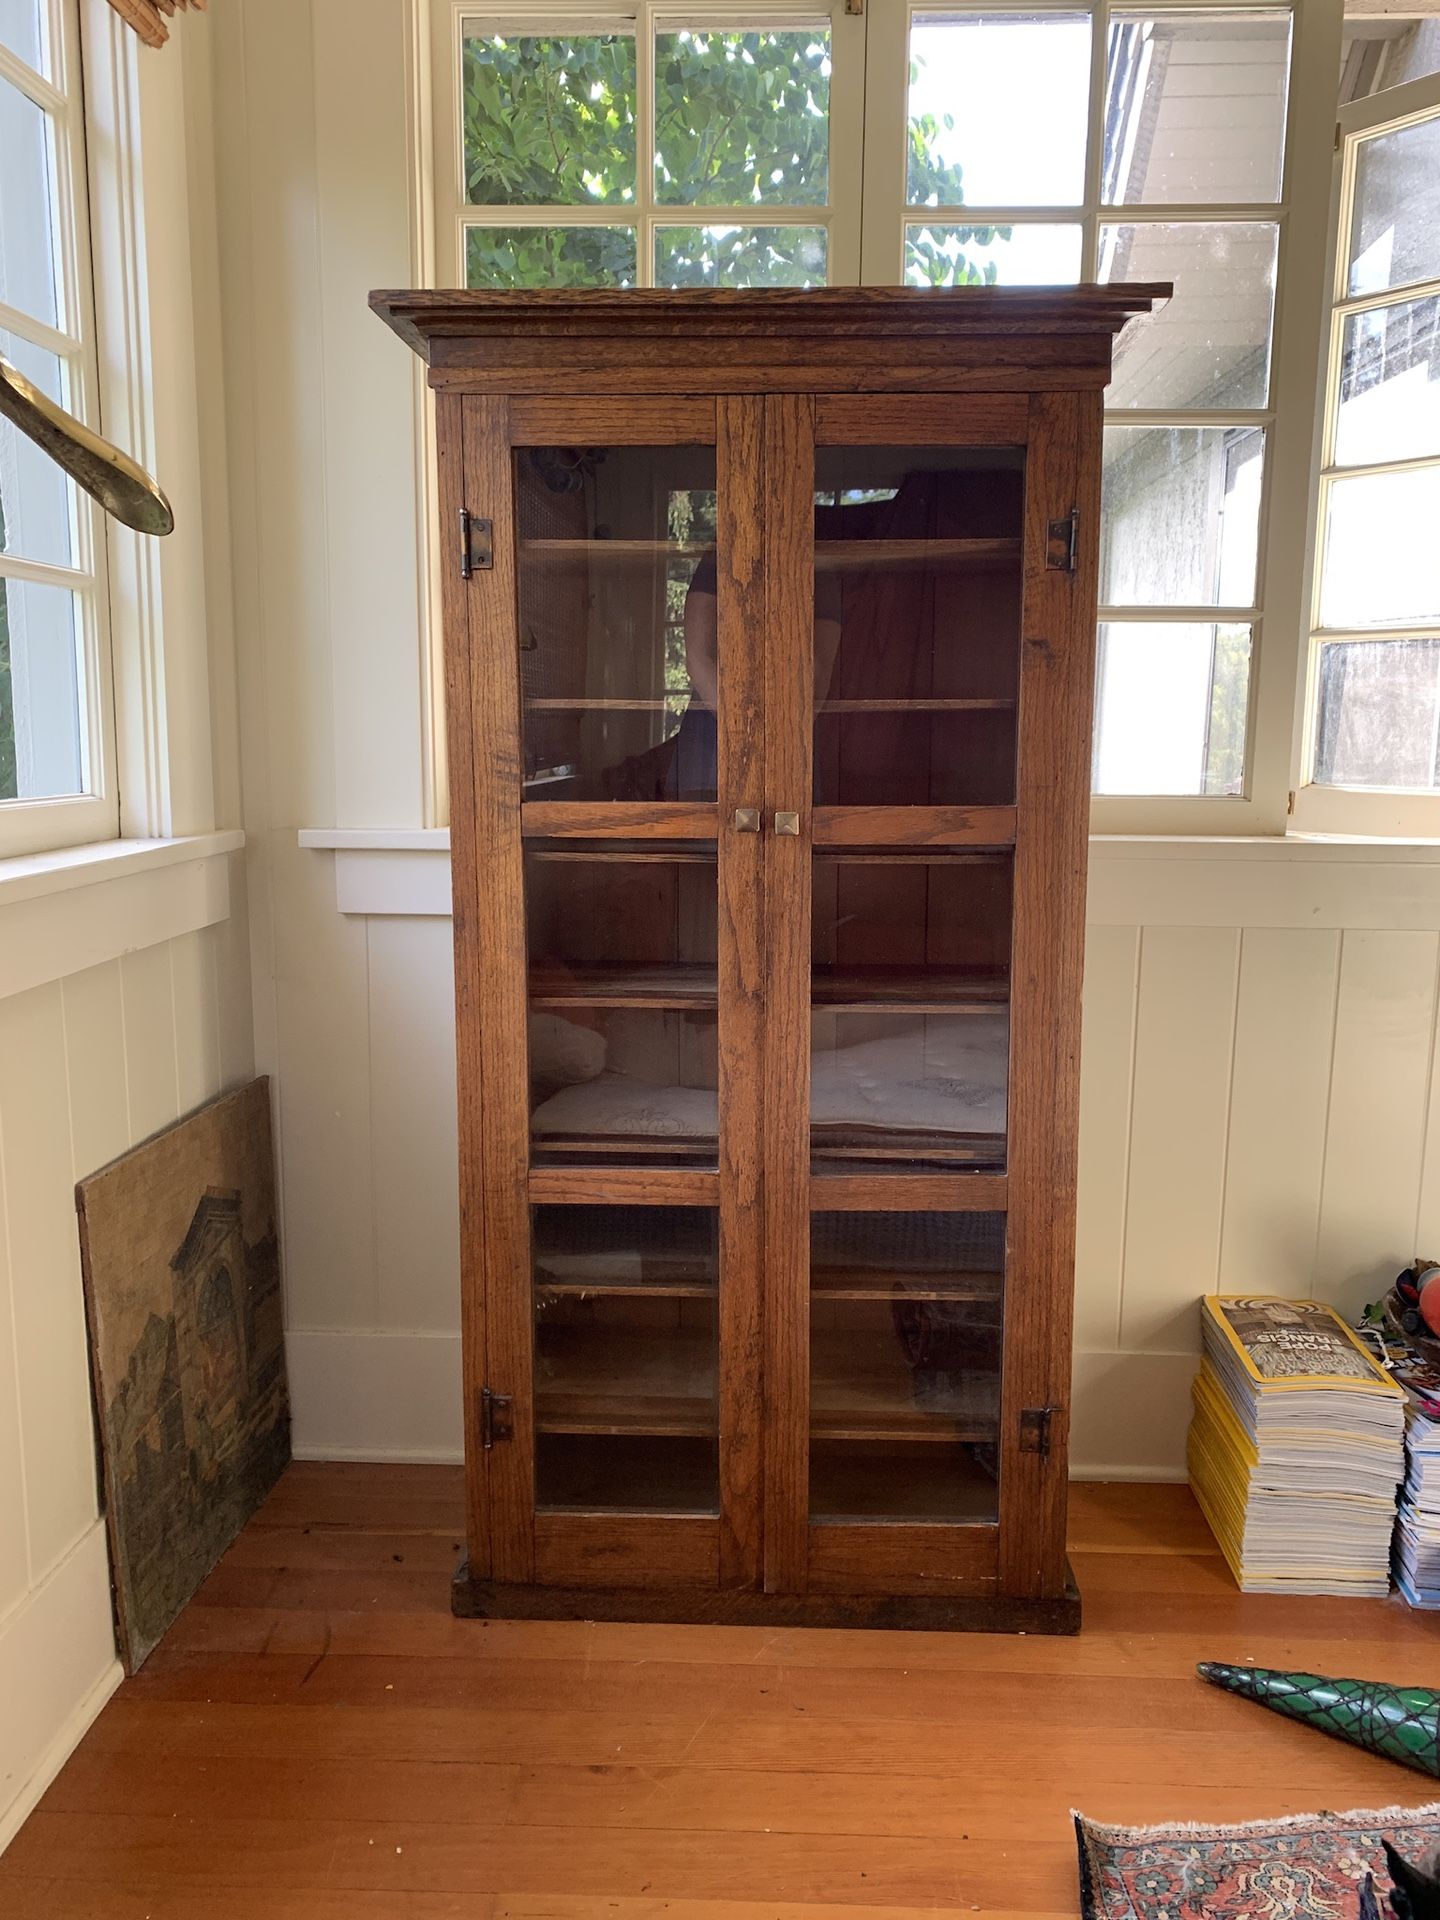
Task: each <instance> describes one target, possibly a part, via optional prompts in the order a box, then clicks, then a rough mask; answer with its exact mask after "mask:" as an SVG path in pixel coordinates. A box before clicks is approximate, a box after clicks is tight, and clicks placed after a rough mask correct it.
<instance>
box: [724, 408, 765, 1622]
mask: <svg viewBox="0 0 1440 1920" xmlns="http://www.w3.org/2000/svg"><path fill="white" fill-rule="evenodd" d="M717 425H718V447H717V473H716V483H717V495H718V500H719V521H718V528H717V531H718V540H717V551H718V554H719V564H720V568H721V572H720V581H719V586H720V594H719V650H718V677H719V688H720V706H719V756H720V757H719V769H718V778H719V785H718V800H719V817H720V833H719V840H718V846H719V869H720V927H719V932H720V940H719V955H718V959H719V1001H720V1061H719V1068H720V1081H719V1085H720V1193H721V1204H720V1517H721V1525H720V1584H721V1585H722V1586H750V1585H754V1584H755V1583H756V1582H757V1581H758V1580H759V1577H760V1556H761V1528H762V1519H763V1514H762V1504H761V1503H762V1494H761V1480H762V1462H763V1441H762V1433H763V1426H764V1396H763V1378H764V1369H763V1358H764V1356H763V1351H762V1349H763V1327H762V1321H761V1274H762V1272H763V1270H764V1259H763V1237H762V1236H763V1225H764V1223H763V1220H762V1217H761V1211H760V1209H761V1172H760V1165H761V1156H760V1148H761V1140H760V1134H761V1126H762V1123H763V1112H764V1109H763V1104H762V1088H763V1085H764V1044H763V1043H764V1012H763V998H762V996H763V992H764V952H763V946H762V934H761V928H762V926H763V924H764V920H763V906H762V891H761V889H762V872H761V866H762V857H761V855H762V845H763V842H762V839H761V836H760V835H759V834H758V833H738V832H736V830H735V827H734V824H733V822H734V819H735V810H736V808H737V807H760V806H762V805H763V804H764V798H765V784H764V783H765V769H764V762H763V755H762V739H763V727H762V720H761V713H762V703H763V700H764V692H765V685H764V681H765V649H764V633H765V611H766V609H765V558H764V550H763V540H764V534H763V529H764V525H765V407H764V402H763V401H759V400H750V399H743V398H742V399H727V400H722V401H721V403H720V408H719V418H718V422H717Z"/></svg>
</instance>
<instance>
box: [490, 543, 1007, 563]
mask: <svg viewBox="0 0 1440 1920" xmlns="http://www.w3.org/2000/svg"><path fill="white" fill-rule="evenodd" d="M1017 546H1018V543H1017ZM714 551H715V542H714V541H713V540H594V539H592V540H522V541H521V542H520V557H521V559H522V560H523V559H526V558H528V557H530V556H532V555H533V556H534V557H535V558H537V559H543V558H546V557H553V558H555V559H562V558H565V557H567V556H569V557H576V556H582V555H583V556H584V557H585V558H586V559H590V558H591V557H593V558H595V559H597V560H653V559H655V558H657V557H658V556H663V557H664V558H666V559H675V560H699V559H702V558H703V557H704V556H705V555H706V554H707V553H714Z"/></svg>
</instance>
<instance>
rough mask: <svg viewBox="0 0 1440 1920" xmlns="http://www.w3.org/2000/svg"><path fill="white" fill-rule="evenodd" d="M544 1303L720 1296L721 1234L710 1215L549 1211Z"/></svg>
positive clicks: (539, 1213)
mask: <svg viewBox="0 0 1440 1920" xmlns="http://www.w3.org/2000/svg"><path fill="white" fill-rule="evenodd" d="M531 1247H532V1254H533V1258H534V1263H535V1290H536V1296H537V1299H540V1300H542V1301H545V1302H548V1303H550V1304H553V1303H554V1302H555V1301H558V1300H561V1299H566V1298H569V1297H571V1296H574V1295H581V1296H587V1295H590V1294H604V1295H606V1296H614V1297H619V1296H620V1295H627V1296H628V1295H630V1294H642V1295H644V1294H663V1295H666V1296H669V1297H672V1298H676V1299H680V1298H689V1297H691V1296H701V1295H705V1294H711V1293H714V1291H715V1288H716V1284H717V1280H718V1275H719V1230H718V1223H717V1219H716V1215H715V1213H714V1211H713V1210H712V1209H711V1208H709V1207H618V1206H616V1207H612V1206H574V1207H572V1206H545V1207H536V1208H534V1209H533V1219H532V1227H531Z"/></svg>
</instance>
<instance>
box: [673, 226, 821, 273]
mask: <svg viewBox="0 0 1440 1920" xmlns="http://www.w3.org/2000/svg"><path fill="white" fill-rule="evenodd" d="M825 251H826V232H825V229H824V227H657V228H656V230H655V284H656V286H657V287H823V286H824V285H825Z"/></svg>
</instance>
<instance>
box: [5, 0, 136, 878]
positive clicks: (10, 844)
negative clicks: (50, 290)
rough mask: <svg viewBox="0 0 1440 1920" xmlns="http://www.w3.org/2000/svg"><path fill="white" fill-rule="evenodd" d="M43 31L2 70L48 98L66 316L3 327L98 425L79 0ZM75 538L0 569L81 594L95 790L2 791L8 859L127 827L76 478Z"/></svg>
mask: <svg viewBox="0 0 1440 1920" xmlns="http://www.w3.org/2000/svg"><path fill="white" fill-rule="evenodd" d="M42 36H43V39H44V54H45V59H46V67H47V69H48V71H47V72H46V73H37V72H36V71H35V70H34V69H33V68H31V67H29V66H28V65H26V64H25V62H23V61H22V60H20V59H19V58H18V57H17V56H16V55H14V54H13V53H11V52H10V51H9V49H8V48H6V47H4V46H0V75H3V77H4V79H5V80H6V81H7V82H9V83H10V84H11V85H13V86H15V87H16V88H18V90H19V91H20V92H21V93H22V94H24V95H25V96H26V98H28V99H29V100H31V101H33V102H34V103H35V105H36V106H38V107H40V108H42V109H43V110H44V112H45V113H46V114H47V115H48V116H49V124H50V126H51V127H52V128H53V135H54V137H53V145H52V163H53V166H54V188H55V205H54V208H53V210H52V214H53V218H54V221H55V236H54V240H55V246H54V251H55V258H56V269H57V270H56V292H57V300H58V305H59V319H60V325H59V326H58V327H52V326H49V325H47V324H45V323H44V322H43V321H40V320H37V319H35V318H34V317H33V316H32V315H30V314H27V313H25V312H23V311H21V310H19V309H17V308H14V307H9V306H6V305H4V304H3V303H0V328H3V329H4V330H5V331H6V332H10V333H13V334H15V335H17V336H19V337H20V338H22V339H24V340H26V341H28V342H29V343H30V344H32V345H34V346H37V347H40V348H43V349H44V350H45V351H47V352H49V353H54V354H57V355H58V356H59V357H60V359H61V360H62V362H63V363H64V365H65V368H66V398H67V404H68V406H69V409H70V411H71V412H73V413H74V414H76V415H77V416H78V417H79V418H80V419H82V420H84V421H85V422H86V423H87V424H88V425H98V419H99V369H98V365H97V360H96V351H95V315H94V298H93V281H92V267H91V254H90V214H89V195H88V184H87V169H86V139H85V123H84V86H83V82H82V77H81V52H80V0H44V5H43V7H42ZM72 543H73V544H72V560H73V565H71V566H68V567H66V566H58V565H52V564H48V563H45V562H40V561H34V560H21V559H18V558H15V557H13V556H9V555H5V554H0V578H9V579H14V580H24V581H31V582H34V583H35V584H37V585H43V586H56V587H61V588H64V589H66V590H69V591H72V592H74V593H75V595H76V606H77V609H78V621H77V626H78V639H79V649H78V651H79V662H78V665H79V675H78V680H79V692H80V731H81V747H82V754H83V759H84V765H85V770H86V780H87V791H86V792H84V793H81V794H66V795H62V796H59V797H57V798H53V799H16V800H5V801H0V858H7V857H13V856H15V855H17V854H31V853H44V852H49V851H52V850H54V849H56V848H60V847H68V846H79V845H83V844H88V843H90V842H93V841H97V840H105V839H110V838H113V837H115V836H116V835H117V834H118V833H119V831H120V805H119V793H118V783H117V781H116V777H115V705H114V685H113V663H112V657H111V644H110V607H109V582H108V577H107V568H108V562H109V553H108V542H107V533H106V525H105V516H104V515H103V514H102V513H101V512H100V510H99V508H98V507H96V506H95V504H94V503H93V501H91V500H90V498H89V496H88V495H87V494H85V493H83V492H81V491H80V489H78V488H76V489H74V509H73V518H72ZM17 720H18V715H17Z"/></svg>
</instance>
